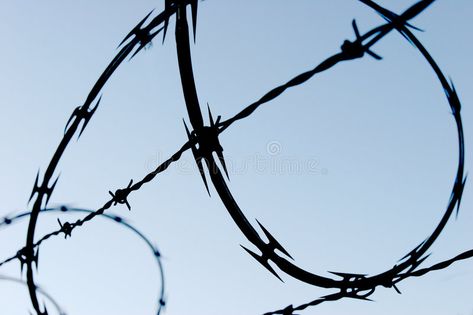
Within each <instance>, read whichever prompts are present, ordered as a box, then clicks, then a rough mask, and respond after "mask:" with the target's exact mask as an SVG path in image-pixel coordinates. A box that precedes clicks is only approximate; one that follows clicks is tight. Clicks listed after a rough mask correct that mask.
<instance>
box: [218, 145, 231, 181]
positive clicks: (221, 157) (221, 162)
mask: <svg viewBox="0 0 473 315" xmlns="http://www.w3.org/2000/svg"><path fill="white" fill-rule="evenodd" d="M216 153H217V157H218V160H219V161H220V164H222V167H223V171H224V172H225V175H227V179H228V180H230V176H229V175H228V170H227V164H226V163H225V158H224V157H223V151H220V150H219V151H216Z"/></svg>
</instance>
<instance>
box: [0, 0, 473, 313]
mask: <svg viewBox="0 0 473 315" xmlns="http://www.w3.org/2000/svg"><path fill="white" fill-rule="evenodd" d="M434 1H435V0H421V1H418V2H417V3H415V4H414V5H412V6H411V7H410V8H408V9H407V10H406V11H404V12H403V13H402V14H400V15H397V14H395V13H393V12H391V11H389V10H387V9H385V8H383V7H381V6H379V5H377V4H376V3H375V2H373V1H371V0H360V2H361V3H363V4H365V5H367V6H369V7H371V8H372V9H374V10H375V11H376V12H377V13H379V14H380V15H381V16H382V17H383V18H384V19H385V20H386V22H387V23H385V24H383V25H381V26H378V27H376V28H373V29H371V30H370V31H368V32H366V33H365V34H360V31H359V29H358V26H357V24H356V21H355V20H353V22H352V26H353V30H354V33H355V39H354V40H345V41H344V42H343V44H342V45H341V52H339V53H337V54H335V55H333V56H331V57H329V58H327V59H326V60H324V61H323V62H322V63H320V64H319V65H318V66H316V67H315V68H313V69H312V70H309V71H306V72H303V73H301V74H300V75H298V76H296V77H294V78H293V79H291V80H289V81H288V82H287V83H285V84H283V85H281V86H278V87H276V88H274V89H273V90H271V91H269V92H268V93H266V94H265V95H264V96H263V97H261V98H260V99H259V100H257V101H256V102H254V103H252V104H250V105H248V106H247V107H245V108H244V109H243V110H241V111H240V112H239V113H237V114H236V115H235V116H233V117H231V118H229V119H227V120H224V121H221V116H217V119H216V120H214V118H213V115H212V112H211V110H210V108H208V116H209V124H208V125H206V124H204V119H203V115H202V112H201V109H200V105H199V99H198V96H197V90H196V87H195V79H194V73H193V69H192V58H191V52H190V42H191V39H190V36H189V27H188V23H187V11H186V9H187V6H191V11H192V27H193V35H194V41H195V34H196V25H197V3H198V1H197V0H166V1H165V9H164V11H163V12H161V13H159V14H158V15H157V16H156V17H155V18H153V19H151V21H150V22H149V23H148V24H147V26H144V24H145V23H146V21H147V20H148V19H149V17H150V16H151V14H152V12H150V13H149V14H148V15H147V16H145V18H144V19H143V20H141V21H140V22H139V23H138V24H137V26H135V27H134V28H133V29H132V31H131V32H130V33H129V34H128V35H127V36H126V37H125V38H124V39H123V41H122V42H121V43H120V45H119V47H122V48H121V50H120V51H119V52H118V54H117V55H116V56H115V58H114V59H113V60H112V61H111V63H110V64H109V65H108V66H107V68H106V69H105V71H104V72H103V73H102V75H101V76H100V78H99V79H98V80H97V82H96V83H95V85H94V86H93V88H92V90H91V91H90V93H89V95H88V97H87V99H86V101H85V103H84V105H82V106H80V107H77V108H76V109H75V110H74V112H73V113H72V115H71V117H70V119H69V120H68V122H67V124H66V128H65V132H64V136H63V138H62V140H61V142H60V144H59V146H58V148H57V149H56V152H55V153H54V155H53V157H52V159H51V161H50V163H49V165H48V167H47V169H46V172H45V174H44V175H43V178H42V180H41V184H40V181H39V178H40V173H39V172H38V174H37V177H36V180H35V185H34V188H33V191H32V194H31V198H30V200H33V197H34V196H35V195H36V198H35V199H34V203H33V208H32V210H31V213H30V214H29V215H30V221H29V226H28V233H27V241H26V245H25V246H24V247H23V248H22V249H20V250H19V251H18V252H17V254H15V255H14V256H11V257H10V258H8V259H6V260H4V261H3V262H1V263H0V266H2V265H3V264H5V263H7V262H10V261H13V260H17V259H18V260H19V261H20V263H21V264H22V266H23V265H26V270H27V272H26V275H27V281H26V282H27V285H28V289H29V293H30V297H31V302H32V305H33V307H34V309H35V311H36V312H37V314H38V315H43V314H47V310H46V309H45V308H44V311H42V310H41V307H40V305H39V302H38V298H37V295H36V289H35V288H36V285H35V283H34V273H33V268H32V267H33V264H36V267H37V259H38V250H39V246H40V245H41V244H42V243H43V242H44V241H46V240H47V239H49V238H51V237H53V236H58V235H61V234H63V235H64V236H65V237H67V236H71V233H72V231H73V230H74V229H75V228H77V227H79V226H82V225H83V224H85V223H86V222H89V221H91V220H92V219H94V218H95V217H97V216H100V215H104V213H105V211H106V210H107V209H109V208H111V207H112V206H116V205H118V204H123V205H126V207H127V208H128V209H129V210H131V205H130V204H129V202H128V197H129V195H130V194H131V193H132V192H134V191H137V190H139V189H140V188H141V187H142V186H143V185H144V184H146V183H149V182H150V181H152V180H153V179H154V178H155V177H156V176H157V175H158V174H159V173H161V172H164V171H165V170H166V169H167V168H168V167H169V166H170V165H171V164H172V163H173V162H175V161H177V160H179V159H180V157H181V156H182V154H183V153H184V152H185V151H187V150H188V149H191V151H192V154H193V156H194V159H195V161H196V164H197V166H198V169H199V173H200V175H201V177H202V179H203V182H204V185H205V187H206V189H207V192H209V194H210V190H209V186H208V183H207V178H206V172H205V170H204V164H205V165H206V168H207V173H208V176H209V177H210V180H211V182H212V185H213V187H214V189H215V190H216V191H217V194H218V195H219V197H220V199H221V200H222V202H223V204H224V206H225V207H226V209H227V210H228V212H229V214H230V215H231V217H232V219H233V220H234V221H235V223H236V224H237V226H238V227H239V228H240V230H241V231H242V233H243V234H244V235H245V237H246V238H247V240H248V241H249V242H250V243H252V244H253V245H254V246H255V247H256V248H257V249H258V250H259V251H260V252H261V255H258V254H256V253H255V252H253V251H252V250H250V249H248V248H246V247H244V246H242V247H243V248H244V249H245V250H246V251H247V252H248V253H249V254H250V255H251V256H253V257H254V258H255V259H256V260H257V261H258V262H259V263H261V264H262V265H263V266H264V267H265V268H266V269H268V270H269V271H270V272H271V273H272V274H273V275H275V276H276V277H278V278H279V279H281V278H280V277H279V275H278V274H277V272H276V271H275V270H274V269H273V267H272V266H271V265H270V264H269V262H270V261H271V262H273V263H274V264H275V265H276V266H277V267H278V269H280V270H281V271H282V272H284V273H285V274H287V275H289V276H291V277H293V278H295V279H298V280H300V281H302V282H305V283H308V284H311V285H314V286H317V287H322V288H328V289H338V290H339V292H337V293H334V294H331V295H327V296H324V297H321V298H318V299H316V300H314V301H312V302H309V303H307V304H303V305H300V306H298V307H293V306H292V305H290V306H288V307H286V308H284V309H282V310H278V311H275V312H270V313H266V314H294V312H295V311H301V310H304V309H306V308H307V307H309V306H315V305H318V304H320V303H323V302H327V301H334V300H339V299H342V298H355V299H362V300H368V297H369V296H370V295H372V294H373V293H374V292H375V290H376V288H377V287H379V286H383V287H387V288H394V289H395V290H396V291H398V292H400V291H399V289H398V288H397V286H396V284H397V283H399V282H400V281H402V280H404V279H406V278H409V277H420V276H423V275H425V274H427V273H429V272H431V271H435V270H440V269H444V268H447V267H448V266H450V265H451V264H453V263H454V262H456V261H460V260H464V259H468V258H471V257H472V256H473V252H472V251H467V252H464V253H462V254H460V255H458V256H456V257H454V258H452V259H449V260H446V261H443V262H440V263H437V264H435V265H433V266H431V267H429V268H424V269H418V268H419V266H420V265H421V264H422V263H423V262H424V261H425V260H426V259H427V258H428V256H429V254H428V253H427V252H428V251H429V249H430V247H431V246H432V244H433V243H434V242H435V241H436V239H437V238H438V237H439V236H440V234H441V232H442V231H443V229H444V227H445V226H446V224H447V222H448V220H449V218H450V217H451V215H452V214H453V212H454V211H455V208H456V209H457V212H456V213H457V214H458V211H459V207H460V203H461V197H462V193H463V189H464V186H465V181H466V176H465V175H464V155H465V151H464V135H463V126H462V120H461V114H460V110H461V104H460V100H459V98H458V95H457V93H456V90H455V88H454V86H453V83H451V82H449V81H448V80H447V79H446V76H445V75H444V74H443V72H442V71H441V70H440V68H439V66H438V65H437V63H436V62H435V61H434V59H433V58H432V56H431V55H430V54H429V53H428V51H427V50H426V49H425V47H424V46H423V45H422V44H421V43H420V41H419V40H418V39H417V38H416V37H415V35H414V34H413V33H412V32H411V31H410V29H409V28H411V29H416V28H415V27H414V26H412V25H411V24H409V22H408V21H409V20H411V19H413V18H414V17H416V16H417V15H419V14H420V13H421V12H423V11H424V10H425V9H426V8H427V7H428V6H430V5H431V4H432V3H433V2H434ZM172 16H175V18H176V31H175V40H176V48H177V56H178V65H179V72H180V77H181V84H182V88H183V94H184V99H185V104H186V108H187V112H188V116H189V121H190V125H191V127H192V130H190V129H189V128H188V126H187V124H186V123H185V122H184V125H185V129H186V133H187V135H188V141H187V142H186V143H185V144H184V145H182V147H181V148H180V149H179V150H178V151H176V153H174V154H173V155H172V156H171V157H170V158H169V159H168V160H166V161H165V162H164V163H162V164H160V165H159V166H158V167H157V168H156V169H155V170H154V171H153V172H151V173H149V174H147V175H146V176H145V177H144V178H143V179H142V180H140V181H138V182H136V183H135V184H133V180H131V181H130V182H129V184H128V185H127V187H125V188H122V189H117V190H116V191H115V192H112V191H110V192H109V194H110V195H111V197H112V198H111V199H110V200H108V201H107V202H106V203H105V204H104V205H103V206H102V207H101V208H98V209H97V210H95V211H90V212H89V213H88V215H87V216H85V217H84V218H82V219H79V220H77V221H75V222H72V223H70V222H64V223H62V222H59V223H60V228H59V229H57V230H56V231H53V232H51V233H49V234H46V235H44V236H43V237H41V238H40V239H39V240H38V241H36V242H35V241H34V234H35V229H36V223H37V220H38V216H39V214H40V213H41V212H42V209H43V208H42V207H45V208H46V207H47V204H48V201H49V199H50V197H51V195H52V193H53V191H54V188H55V185H56V183H57V180H58V179H57V178H56V179H54V181H53V179H52V178H53V175H54V173H55V172H56V168H57V166H58V163H59V160H60V159H61V157H62V154H63V153H64V151H65V149H66V147H67V146H68V144H69V142H70V140H71V139H72V138H73V136H74V135H75V134H76V132H77V131H78V128H79V125H80V123H81V122H82V121H83V122H82V128H81V130H80V131H79V134H78V137H80V136H81V134H82V132H83V131H84V129H85V127H86V126H87V124H88V122H89V121H90V119H91V117H92V116H93V115H94V113H95V111H96V109H97V107H98V105H99V103H100V100H101V96H100V97H99V94H100V91H101V90H102V88H103V86H104V85H105V84H106V82H107V81H108V79H109V78H110V77H111V75H112V74H113V73H114V72H115V70H116V69H117V68H118V67H119V65H120V64H121V63H122V62H123V61H124V60H125V59H126V58H127V57H128V56H129V55H130V54H131V53H132V52H133V51H134V53H133V54H132V55H131V57H130V59H132V58H133V57H134V56H135V55H136V54H137V53H139V52H140V51H141V50H142V49H143V48H144V47H146V46H147V45H149V44H150V43H151V41H152V39H153V38H154V37H155V36H156V35H157V34H159V33H160V32H163V42H164V39H165V36H166V32H167V28H168V25H169V19H170V18H171V17H172ZM393 30H396V31H398V32H400V33H401V34H402V35H403V36H404V37H405V38H406V39H407V40H408V41H409V42H410V43H411V44H412V45H414V46H415V47H416V48H417V49H418V50H419V51H420V53H421V54H422V55H423V56H424V58H425V59H426V60H427V62H428V63H429V65H430V66H431V67H432V69H433V70H434V72H435V74H436V76H437V77H438V79H439V81H440V83H441V86H442V88H443V89H444V92H445V94H446V97H447V100H448V102H449V105H450V108H451V110H452V114H453V117H454V119H455V123H456V126H457V135H458V143H459V161H458V167H457V173H456V177H455V181H454V185H453V188H452V192H451V196H450V200H449V203H448V206H447V209H446V211H445V213H444V215H443V217H442V219H441V220H440V222H439V223H438V225H437V227H436V228H435V230H434V231H433V232H432V234H430V235H429V236H428V237H427V238H426V239H425V240H424V241H422V242H421V243H420V244H419V245H418V246H417V247H415V248H414V249H413V250H411V251H410V252H409V253H408V254H407V255H406V256H404V257H403V258H402V259H401V260H400V261H399V262H398V263H396V264H395V265H394V266H393V267H392V268H391V269H389V270H387V271H385V272H383V273H380V274H377V275H374V276H367V275H360V274H354V273H342V272H333V274H334V275H335V276H336V277H337V278H328V277H324V276H320V275H317V274H314V273H311V272H309V271H306V270H304V269H301V268H300V267H298V266H296V265H295V264H294V263H292V262H291V261H289V260H287V259H286V258H284V257H282V256H280V255H279V254H278V251H279V252H281V253H282V254H283V255H284V256H286V257H287V258H289V259H291V260H293V259H292V257H291V256H290V254H289V253H288V251H287V250H286V249H285V248H284V247H283V246H282V245H281V244H280V243H279V242H278V241H277V240H276V238H275V237H274V236H273V235H272V234H271V233H270V232H269V231H268V230H267V229H266V228H265V227H264V226H263V225H262V224H261V223H260V222H257V223H258V225H259V227H260V229H261V230H262V232H263V234H264V236H265V239H266V240H267V242H265V241H264V239H263V238H262V237H261V236H260V234H259V233H258V231H257V230H256V229H255V228H254V227H253V226H252V225H251V224H250V222H249V221H248V219H247V218H246V217H245V215H244V214H243V212H242V210H241V209H240V207H239V206H238V203H237V201H236V200H235V199H234V197H233V195H232V194H231V192H230V189H229V187H228V185H227V183H226V180H225V178H224V176H223V174H222V171H221V170H220V168H219V165H220V167H222V168H223V171H224V173H225V174H226V176H227V178H228V172H227V169H226V164H225V159H224V156H223V147H222V145H221V144H220V141H219V135H220V134H221V133H222V132H223V131H225V130H226V129H227V128H228V127H229V126H230V125H232V124H233V123H235V122H237V121H239V120H242V119H244V118H247V117H249V116H250V115H252V114H253V113H254V112H255V111H256V109H258V108H259V107H260V106H261V105H263V104H265V103H267V102H270V101H271V100H273V99H275V98H277V97H278V96H280V95H281V94H282V93H284V92H285V91H286V90H287V89H289V88H292V87H296V86H298V85H301V84H303V83H305V82H306V81H308V80H309V79H311V78H312V77H313V76H314V75H316V74H318V73H321V72H323V71H326V70H329V69H330V68H332V67H334V66H335V65H337V64H338V63H340V62H342V61H349V60H355V59H360V58H362V57H364V56H365V55H369V56H371V57H373V58H375V59H376V60H381V59H382V58H381V57H380V56H379V55H378V54H377V53H375V52H373V51H372V50H371V48H372V46H373V45H374V44H376V43H377V42H378V41H379V40H381V39H382V38H383V37H384V36H386V35H387V34H388V33H390V32H391V31H393ZM96 99H97V101H96V102H95V103H96V105H95V106H94V107H93V108H92V107H91V105H92V103H94V101H95V100H96ZM213 153H216V156H217V158H218V163H217V160H216V159H215V157H214V155H213ZM46 209H47V208H46ZM43 210H44V209H43ZM35 250H36V251H35Z"/></svg>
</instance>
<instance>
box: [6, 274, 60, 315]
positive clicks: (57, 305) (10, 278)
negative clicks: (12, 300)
mask: <svg viewBox="0 0 473 315" xmlns="http://www.w3.org/2000/svg"><path fill="white" fill-rule="evenodd" d="M0 281H8V282H14V283H19V284H22V285H24V286H28V284H27V283H26V282H25V281H23V280H21V279H18V278H14V277H10V276H6V275H0ZM36 291H38V292H39V294H41V295H42V296H44V297H45V298H46V299H47V300H49V302H51V304H52V305H53V306H54V308H55V309H56V311H57V313H58V314H59V315H67V313H66V312H65V311H64V310H63V309H62V308H61V306H60V305H59V303H58V302H57V301H56V300H55V299H54V298H53V297H52V296H51V294H49V293H48V292H46V291H45V290H44V289H42V288H41V287H40V286H36Z"/></svg>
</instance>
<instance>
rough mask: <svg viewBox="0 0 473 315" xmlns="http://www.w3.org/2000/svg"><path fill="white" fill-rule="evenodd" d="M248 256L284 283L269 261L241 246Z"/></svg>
mask: <svg viewBox="0 0 473 315" xmlns="http://www.w3.org/2000/svg"><path fill="white" fill-rule="evenodd" d="M240 246H241V247H242V248H243V249H244V250H245V251H246V252H247V253H248V254H250V255H251V256H252V257H253V258H254V259H256V260H257V261H258V262H259V263H260V264H262V265H263V267H265V268H266V269H268V271H269V272H271V273H272V274H273V275H274V276H275V277H276V278H278V279H279V280H281V281H282V282H284V281H283V280H282V279H281V277H279V275H278V274H277V273H276V271H274V269H273V267H271V265H270V264H269V263H268V260H267V259H265V258H263V257H261V256H258V255H257V254H255V253H254V252H252V251H251V250H249V249H248V248H246V247H245V246H243V245H240Z"/></svg>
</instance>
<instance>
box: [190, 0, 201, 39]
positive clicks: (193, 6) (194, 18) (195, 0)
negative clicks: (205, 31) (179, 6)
mask: <svg viewBox="0 0 473 315" xmlns="http://www.w3.org/2000/svg"><path fill="white" fill-rule="evenodd" d="M198 5H199V1H198V0H193V1H192V3H191V11H192V29H193V32H194V43H195V38H196V30H197V9H198Z"/></svg>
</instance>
